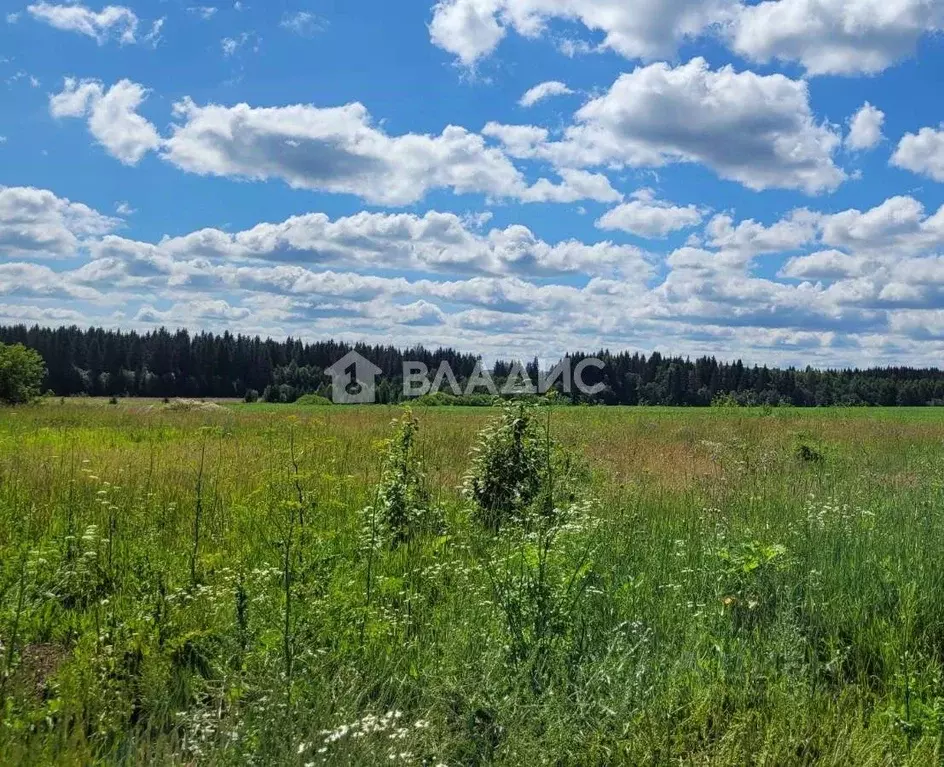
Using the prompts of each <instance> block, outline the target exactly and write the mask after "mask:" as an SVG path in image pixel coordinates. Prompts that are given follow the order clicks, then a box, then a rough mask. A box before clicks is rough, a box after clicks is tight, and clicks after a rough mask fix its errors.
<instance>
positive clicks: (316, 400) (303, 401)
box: [295, 394, 334, 407]
mask: <svg viewBox="0 0 944 767" xmlns="http://www.w3.org/2000/svg"><path fill="white" fill-rule="evenodd" d="M295 404H296V405H305V406H318V407H322V406H324V405H331V404H334V403H332V402H331V400H329V399H328V398H327V397H322V396H321V395H319V394H303V395H302V396H301V397H299V398H298V399H297V400H295Z"/></svg>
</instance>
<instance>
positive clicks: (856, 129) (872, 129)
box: [846, 101, 885, 150]
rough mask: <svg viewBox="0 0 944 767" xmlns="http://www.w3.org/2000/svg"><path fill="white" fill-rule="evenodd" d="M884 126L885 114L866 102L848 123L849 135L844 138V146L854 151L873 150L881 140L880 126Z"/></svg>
mask: <svg viewBox="0 0 944 767" xmlns="http://www.w3.org/2000/svg"><path fill="white" fill-rule="evenodd" d="M884 124H885V113H884V112H883V111H882V110H881V109H878V108H876V107H874V106H872V105H871V104H870V103H869V102H868V101H866V102H865V104H863V105H862V108H861V109H859V111H858V112H856V113H855V114H854V115H853V117H852V119H851V120H850V121H849V135H848V136H846V146H847V147H849V148H850V149H854V150H864V149H873V148H875V147H876V146H878V144H879V142H880V141H881V140H882V126H883V125H884Z"/></svg>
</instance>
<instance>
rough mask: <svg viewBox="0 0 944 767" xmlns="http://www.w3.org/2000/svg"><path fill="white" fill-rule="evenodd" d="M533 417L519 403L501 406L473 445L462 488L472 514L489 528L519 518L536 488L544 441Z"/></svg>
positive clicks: (543, 465)
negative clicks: (495, 416)
mask: <svg viewBox="0 0 944 767" xmlns="http://www.w3.org/2000/svg"><path fill="white" fill-rule="evenodd" d="M534 415H535V414H534V410H533V409H532V408H530V407H528V406H526V405H523V404H513V403H509V404H505V405H502V407H501V412H500V414H499V416H498V417H497V418H495V419H494V420H492V422H491V423H489V424H488V425H487V426H486V427H485V428H484V429H483V430H482V432H481V433H480V434H479V438H478V443H477V444H476V446H475V448H473V451H472V468H471V470H470V471H469V473H468V475H467V476H466V481H465V487H464V491H465V495H466V497H467V498H469V499H470V500H471V501H472V503H473V507H474V513H475V516H476V518H477V519H478V520H479V522H481V523H482V524H483V525H484V526H485V527H487V528H489V529H490V530H493V531H496V532H497V531H498V530H499V529H500V528H501V527H502V525H504V524H506V523H508V522H514V521H522V520H523V519H524V518H525V516H526V514H527V510H528V508H529V507H530V506H531V504H532V503H533V502H534V501H535V499H536V498H537V497H538V495H539V493H540V492H541V486H542V483H543V480H544V476H545V469H546V463H547V461H545V451H546V449H547V447H548V445H547V444H546V436H547V435H545V434H542V432H541V430H540V428H539V426H538V424H537V422H536V420H535V418H534Z"/></svg>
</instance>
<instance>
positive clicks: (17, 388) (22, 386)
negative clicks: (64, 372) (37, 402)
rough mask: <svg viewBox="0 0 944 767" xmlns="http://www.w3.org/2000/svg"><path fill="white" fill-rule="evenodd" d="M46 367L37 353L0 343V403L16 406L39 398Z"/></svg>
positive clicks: (19, 345)
mask: <svg viewBox="0 0 944 767" xmlns="http://www.w3.org/2000/svg"><path fill="white" fill-rule="evenodd" d="M45 377H46V365H45V363H44V362H43V358H42V357H41V356H40V355H39V352H37V351H35V350H33V349H27V348H26V347H25V346H23V345H22V344H14V345H13V346H8V345H7V344H2V343H0V402H6V403H8V404H11V405H17V404H21V403H24V402H29V401H30V400H32V399H35V398H36V397H38V396H39V393H40V391H42V384H43V379H44V378H45Z"/></svg>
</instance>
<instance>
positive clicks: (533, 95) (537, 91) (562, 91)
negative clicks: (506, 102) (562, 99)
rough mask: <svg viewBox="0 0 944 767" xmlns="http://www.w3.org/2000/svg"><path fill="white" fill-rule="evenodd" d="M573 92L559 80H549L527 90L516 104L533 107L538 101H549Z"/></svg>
mask: <svg viewBox="0 0 944 767" xmlns="http://www.w3.org/2000/svg"><path fill="white" fill-rule="evenodd" d="M570 93H573V91H572V90H571V89H570V88H568V87H567V85H566V84H565V83H562V82H560V81H559V80H549V81H548V82H546V83H539V84H538V85H535V86H534V87H533V88H529V89H528V90H527V91H526V92H525V94H524V95H523V96H522V97H521V99H520V100H519V101H518V103H519V104H520V105H521V106H523V107H533V106H534V105H535V104H537V103H538V102H539V101H543V100H544V99H549V98H551V97H553V96H566V95H568V94H570Z"/></svg>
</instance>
